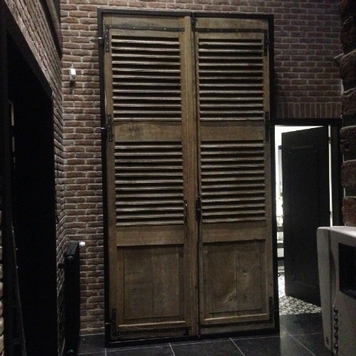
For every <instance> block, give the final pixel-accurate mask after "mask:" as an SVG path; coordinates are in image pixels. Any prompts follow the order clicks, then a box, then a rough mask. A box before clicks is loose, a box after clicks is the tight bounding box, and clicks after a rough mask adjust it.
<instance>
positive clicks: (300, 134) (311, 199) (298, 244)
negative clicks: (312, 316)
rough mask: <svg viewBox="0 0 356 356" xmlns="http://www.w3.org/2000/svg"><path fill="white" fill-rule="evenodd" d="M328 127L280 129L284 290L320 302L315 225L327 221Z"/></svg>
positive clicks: (296, 296) (327, 222) (328, 197)
mask: <svg viewBox="0 0 356 356" xmlns="http://www.w3.org/2000/svg"><path fill="white" fill-rule="evenodd" d="M329 161H330V160H329V144H328V127H327V126H325V127H319V128H310V129H306V130H302V131H295V132H288V133H284V134H282V171H283V232H284V267H285V286H286V290H285V291H286V295H288V296H292V297H295V298H298V299H301V300H303V301H306V302H308V303H312V304H315V305H320V292H319V278H318V264H317V248H316V230H317V228H318V227H319V226H329V225H330V204H329V201H330V195H329V191H330V186H329Z"/></svg>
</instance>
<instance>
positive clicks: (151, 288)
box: [105, 15, 191, 339]
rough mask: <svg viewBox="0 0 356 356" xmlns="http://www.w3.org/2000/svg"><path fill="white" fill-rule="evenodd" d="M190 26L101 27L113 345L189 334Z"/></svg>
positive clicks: (175, 21) (117, 21)
mask: <svg viewBox="0 0 356 356" xmlns="http://www.w3.org/2000/svg"><path fill="white" fill-rule="evenodd" d="M187 24H188V26H189V24H190V21H186V19H184V18H179V17H172V18H164V17H162V18H160V17H150V16H142V17H141V16H124V15H123V16H118V17H113V18H112V19H110V21H107V23H106V34H107V37H108V44H107V54H106V56H105V65H106V68H107V69H108V70H107V72H106V98H107V113H108V123H109V125H108V126H109V129H112V134H110V132H109V133H108V136H109V137H108V140H109V143H108V145H107V164H108V173H107V175H108V179H107V181H108V206H109V236H110V242H109V244H110V246H109V253H110V256H109V260H110V271H109V274H110V288H111V291H110V308H111V310H112V313H113V314H114V315H113V316H112V318H113V319H116V320H115V324H116V326H115V327H116V329H117V330H116V331H117V333H114V334H113V335H112V338H113V339H115V338H116V339H125V338H142V337H150V336H152V335H154V336H155V337H157V336H167V335H183V334H187V333H190V332H191V320H190V298H188V297H187V295H189V293H190V290H191V287H190V278H189V275H190V274H191V272H190V271H189V268H190V265H189V263H190V262H189V260H188V257H187V256H188V254H187V248H188V247H187V244H186V241H187V239H186V230H187V224H186V221H187V202H186V201H187V196H188V194H187V192H186V191H187V182H186V179H184V174H185V171H186V168H185V166H186V161H187V157H186V155H187V153H186V151H187V150H186V148H185V147H183V142H184V141H185V140H186V139H185V135H186V121H187V116H188V115H187V110H188V109H187V107H188V106H189V105H190V104H189V100H190V99H189V96H188V94H187V93H188V90H187V86H188V85H190V86H191V84H189V82H187V80H186V78H187V77H189V76H188V75H187V69H186V68H189V67H191V66H189V65H188V64H187V63H186V59H185V58H186V57H185V56H184V53H185V52H186V51H185V50H182V48H184V47H185V46H186V45H187V44H186V42H187V40H189V38H190V33H191V31H190V30H189V28H188V29H187V28H186V27H187ZM182 53H183V54H182ZM114 329H115V328H114Z"/></svg>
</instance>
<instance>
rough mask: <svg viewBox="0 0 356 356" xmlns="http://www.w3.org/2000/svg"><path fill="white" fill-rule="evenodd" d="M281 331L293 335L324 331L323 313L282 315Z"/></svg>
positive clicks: (280, 318)
mask: <svg viewBox="0 0 356 356" xmlns="http://www.w3.org/2000/svg"><path fill="white" fill-rule="evenodd" d="M279 322H280V333H281V334H286V333H289V334H291V335H298V334H308V333H318V332H322V331H323V325H322V320H321V314H320V313H315V314H299V315H281V316H280V317H279Z"/></svg>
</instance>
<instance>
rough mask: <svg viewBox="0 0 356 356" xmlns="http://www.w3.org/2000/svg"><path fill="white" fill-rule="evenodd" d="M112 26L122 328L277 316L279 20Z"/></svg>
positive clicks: (123, 332)
mask: <svg viewBox="0 0 356 356" xmlns="http://www.w3.org/2000/svg"><path fill="white" fill-rule="evenodd" d="M102 31H103V63H104V76H105V78H104V80H105V106H106V109H105V110H106V112H105V114H106V137H105V148H106V170H105V171H106V185H107V189H106V194H107V227H108V229H107V230H108V234H107V235H108V236H107V238H108V244H107V245H108V266H109V267H108V275H109V291H108V300H109V306H108V310H109V314H110V316H109V318H110V320H109V322H110V324H111V327H110V330H111V331H110V339H111V340H112V341H117V340H128V339H138V338H140V339H142V338H160V337H167V336H172V337H179V336H184V335H199V334H212V333H221V332H235V331H242V330H260V329H267V328H273V327H274V325H275V320H274V314H273V313H274V311H273V310H274V307H273V305H274V301H273V298H274V287H273V268H272V260H273V247H272V214H271V210H272V203H271V199H272V197H271V179H270V176H271V174H270V173H271V167H270V142H269V132H268V122H267V121H268V120H266V118H267V119H268V117H269V111H270V72H269V68H270V48H269V39H270V19H269V18H240V17H221V16H213V15H211V16H207V15H206V14H205V15H204V16H203V15H199V14H192V13H189V14H173V15H171V14H159V15H155V14H153V13H152V12H148V13H142V12H141V13H135V12H118V13H109V14H104V15H103V28H102Z"/></svg>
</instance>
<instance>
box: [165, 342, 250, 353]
mask: <svg viewBox="0 0 356 356" xmlns="http://www.w3.org/2000/svg"><path fill="white" fill-rule="evenodd" d="M172 348H173V351H174V355H175V356H243V354H242V353H241V352H240V351H239V350H238V349H237V348H236V346H235V345H234V343H233V342H232V341H230V340H229V339H225V340H208V341H199V342H189V343H185V344H182V343H179V344H172Z"/></svg>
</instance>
